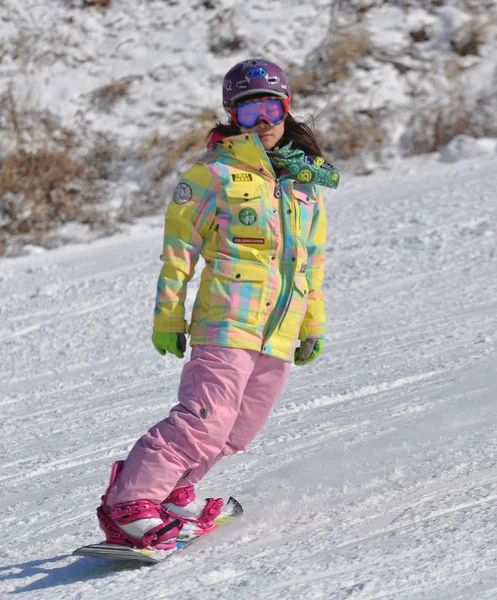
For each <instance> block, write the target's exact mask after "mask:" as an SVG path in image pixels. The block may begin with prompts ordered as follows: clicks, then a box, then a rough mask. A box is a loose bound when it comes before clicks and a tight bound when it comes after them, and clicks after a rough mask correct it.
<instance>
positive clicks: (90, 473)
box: [0, 154, 497, 600]
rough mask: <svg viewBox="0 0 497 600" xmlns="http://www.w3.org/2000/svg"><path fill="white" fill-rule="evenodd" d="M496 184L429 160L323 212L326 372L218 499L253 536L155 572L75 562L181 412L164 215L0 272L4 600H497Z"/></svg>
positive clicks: (297, 391)
mask: <svg viewBox="0 0 497 600" xmlns="http://www.w3.org/2000/svg"><path fill="white" fill-rule="evenodd" d="M496 184H497V159H496V157H495V155H494V154H492V155H486V156H485V155H484V156H480V157H476V158H471V159H468V160H465V161H461V162H458V163H455V164H454V163H451V162H441V161H440V160H439V158H438V157H437V156H427V157H421V158H417V159H415V160H410V161H408V162H405V163H400V164H399V165H398V167H397V169H396V170H395V172H378V173H376V174H374V175H373V176H371V177H368V178H356V179H352V178H344V181H343V185H342V187H341V189H340V190H339V191H338V192H336V193H330V194H329V196H328V197H327V198H328V217H329V242H328V252H329V260H328V272H327V279H326V293H327V309H328V316H329V333H328V338H327V342H326V345H325V348H324V353H323V355H322V358H320V360H319V361H317V362H316V363H314V364H312V365H309V366H308V367H306V368H297V367H294V368H293V369H292V371H291V376H290V381H289V383H288V386H287V387H286V389H285V391H284V393H283V395H282V397H281V399H280V401H279V403H278V404H277V406H276V408H275V410H274V412H273V414H272V416H271V418H270V420H269V422H268V423H267V425H266V427H265V429H264V430H263V431H262V432H261V434H260V435H259V436H258V437H257V439H256V440H255V442H254V443H253V445H252V446H251V448H250V449H249V450H248V451H247V452H245V453H243V454H240V455H237V456H234V457H230V458H227V459H225V460H224V461H222V462H221V463H219V465H218V466H216V468H215V469H214V470H213V471H212V472H211V473H210V474H209V475H208V476H207V478H206V480H205V488H209V489H211V490H214V491H222V492H230V493H232V494H233V495H235V496H236V497H237V498H238V499H239V500H240V501H241V502H242V503H243V505H244V508H245V515H244V517H243V519H242V520H241V521H239V522H237V523H236V524H234V525H233V526H230V527H227V528H226V529H222V530H220V531H219V532H216V533H215V534H213V535H212V536H211V537H210V538H208V539H205V540H202V541H200V542H199V543H198V544H197V546H196V547H194V548H192V549H190V550H189V551H188V552H185V553H184V554H181V555H179V556H177V557H174V558H173V559H172V560H171V561H169V562H168V563H164V564H162V565H159V566H156V567H153V568H145V567H144V568H141V569H137V570H136V569H134V570H121V571H116V570H112V569H111V570H109V569H105V568H104V569H102V568H101V567H102V565H103V564H104V563H103V561H100V560H97V559H85V558H75V557H71V556H70V552H71V551H72V550H73V549H74V548H76V547H77V546H80V545H82V544H85V543H91V542H96V541H99V540H100V539H101V534H100V532H99V529H98V525H97V521H96V518H95V508H96V506H97V505H98V503H99V498H100V495H101V494H102V493H103V491H104V488H105V486H106V483H107V478H108V475H109V470H110V466H111V464H112V462H113V461H114V460H115V459H118V458H122V457H124V456H126V454H127V451H128V450H129V449H130V447H131V446H132V444H133V443H134V441H135V439H136V438H137V437H138V436H139V435H141V434H142V433H143V432H144V431H145V430H146V429H147V428H148V426H150V425H152V424H154V423H155V422H156V421H157V420H159V419H161V418H163V417H164V416H165V415H166V414H167V411H168V409H169V408H170V407H171V406H172V405H173V403H174V402H175V396H176V389H177V385H178V380H179V376H180V370H181V362H180V361H177V360H176V359H174V358H172V357H171V358H167V359H166V360H165V361H164V359H163V358H161V357H160V356H159V355H158V354H157V353H156V352H155V350H154V349H153V347H152V344H151V343H150V333H151V319H152V308H153V301H154V295H155V283H156V278H157V275H158V272H159V269H160V262H159V259H158V257H159V254H160V252H161V241H162V217H160V218H159V217H157V218H149V219H147V220H143V221H142V222H140V224H138V225H136V226H133V227H130V228H129V229H128V230H126V231H125V232H124V233H122V234H121V235H119V236H116V237H113V238H108V239H105V240H99V241H96V242H93V243H91V244H89V245H80V246H68V247H65V248H61V249H58V250H53V251H49V252H44V253H30V254H28V255H26V256H22V257H19V258H13V259H3V260H2V261H0V291H1V292H0V315H1V320H0V377H1V380H0V387H1V390H2V392H1V400H0V403H1V408H2V419H1V421H0V432H1V435H0V445H1V446H0V447H1V455H2V460H1V463H0V482H1V488H0V511H1V514H0V530H1V532H2V540H3V543H2V549H1V551H0V555H1V567H0V579H1V583H0V596H1V597H2V598H7V597H11V595H12V594H13V595H14V596H13V597H15V595H16V594H20V597H21V598H34V599H36V600H38V599H50V600H52V599H60V598H64V599H66V598H67V599H78V600H83V599H84V600H86V599H87V600H94V599H95V598H105V599H107V598H109V599H117V598H119V599H120V600H125V599H132V598H136V597H147V598H148V597H156V598H164V599H166V598H167V599H171V600H172V599H173V598H181V599H182V600H221V599H223V600H224V599H226V598H234V599H236V600H253V599H254V598H257V599H261V598H264V599H265V600H273V599H284V600H300V599H302V598H305V599H306V600H311V599H314V598H324V599H327V600H342V599H343V600H344V599H346V598H354V599H358V600H373V599H375V600H377V599H378V600H379V599H382V600H421V599H430V600H489V599H492V600H495V598H497V549H496V548H497V546H496V539H497V404H496V400H497V381H496V372H497V255H496V223H497V203H496V201H495V189H496ZM193 287H195V282H194V284H193Z"/></svg>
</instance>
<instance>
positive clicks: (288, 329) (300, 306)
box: [278, 273, 309, 340]
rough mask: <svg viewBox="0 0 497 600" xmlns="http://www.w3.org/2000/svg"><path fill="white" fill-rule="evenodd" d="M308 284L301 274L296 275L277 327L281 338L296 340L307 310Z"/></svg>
mask: <svg viewBox="0 0 497 600" xmlns="http://www.w3.org/2000/svg"><path fill="white" fill-rule="evenodd" d="M308 293H309V283H308V281H307V278H306V276H305V275H304V274H303V273H296V274H295V276H294V279H293V286H292V291H291V295H290V299H289V301H288V304H287V307H286V310H285V313H284V314H283V317H282V319H281V321H280V325H279V327H278V334H279V335H282V336H283V337H287V338H293V339H295V340H296V339H297V338H298V336H299V331H300V326H301V325H302V321H303V320H304V317H305V313H306V310H307V294H308Z"/></svg>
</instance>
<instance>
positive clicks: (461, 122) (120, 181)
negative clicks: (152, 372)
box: [0, 0, 497, 256]
mask: <svg viewBox="0 0 497 600" xmlns="http://www.w3.org/2000/svg"><path fill="white" fill-rule="evenodd" d="M94 3H95V2H94ZM97 3H98V2H97ZM88 4H91V2H90V1H89V0H88V1H85V0H52V1H51V2H49V3H44V2H40V1H39V0H22V2H20V1H19V0H2V1H1V2H0V253H1V254H5V255H8V256H14V255H17V254H18V253H19V251H20V249H21V248H22V245H23V243H38V244H42V245H44V246H47V247H53V246H55V245H57V244H62V243H65V242H66V241H68V240H72V241H74V240H76V241H87V240H88V239H90V238H94V237H95V236H97V235H103V234H104V233H106V232H108V231H113V230H114V229H115V228H116V226H118V225H117V223H120V222H123V221H125V222H128V221H129V220H130V219H132V218H133V217H135V216H136V215H144V214H157V212H162V210H163V207H164V205H165V204H166V202H168V201H169V199H170V197H171V191H172V189H173V188H174V185H175V183H176V180H177V176H178V174H179V173H180V172H182V171H183V170H184V169H185V167H186V166H187V165H189V164H190V162H191V161H192V160H193V155H194V154H196V153H198V152H197V146H196V145H198V144H200V145H201V144H202V143H203V140H204V139H205V136H206V133H207V131H208V129H209V128H210V126H212V125H213V124H214V122H215V120H216V118H224V117H225V115H224V112H223V109H222V105H221V90H222V78H223V75H224V74H225V73H226V71H227V70H228V69H229V68H230V67H231V66H232V65H233V64H235V63H236V62H238V61H239V60H244V59H247V58H248V57H252V56H263V57H266V58H268V59H270V60H273V61H275V62H278V63H279V64H281V65H282V66H283V67H284V68H285V69H286V70H287V72H288V74H289V76H290V78H291V81H292V89H293V90H294V92H295V94H294V100H293V104H292V114H294V115H295V116H296V117H297V118H299V119H306V120H307V121H308V122H311V123H312V124H313V126H314V128H315V130H316V131H317V133H318V135H319V137H320V141H321V144H322V146H323V152H324V153H325V155H326V156H327V157H328V158H329V160H331V161H333V162H338V163H339V164H338V166H339V167H340V168H341V170H342V171H343V170H345V168H347V169H349V170H355V171H357V172H362V173H368V172H371V171H374V170H375V169H378V168H381V167H383V166H385V165H389V166H390V165H392V164H393V163H394V162H395V160H396V159H397V158H398V157H399V156H400V157H405V156H407V155H411V154H420V153H426V152H431V151H433V150H438V149H440V148H441V147H443V146H444V145H445V144H446V143H448V142H449V141H450V140H451V139H452V138H453V137H454V136H456V135H458V134H465V135H470V136H472V137H474V138H485V137H490V138H495V137H496V136H497V119H496V115H497V100H496V99H497V70H496V65H497V42H496V40H497V1H496V0H484V1H483V0H437V1H434V0H409V1H407V0H402V1H401V0H395V1H390V2H387V1H384V0H347V1H344V0H306V1H305V2H302V1H301V0H271V2H261V1H259V0H246V1H245V2H238V1H235V0H195V1H192V0H112V1H111V2H110V3H109V7H108V8H107V9H99V8H98V7H97V6H88ZM45 111H46V112H45ZM197 127H198V129H197ZM40 148H41V149H44V150H47V149H49V150H51V151H52V152H62V153H63V154H64V155H68V156H69V157H70V158H71V160H72V161H74V162H73V163H71V165H70V166H72V167H73V169H72V170H71V169H69V172H68V173H66V177H67V180H66V179H63V182H62V183H61V181H60V180H59V179H55V181H52V183H51V185H49V184H50V181H45V186H46V187H44V188H42V189H40V186H39V185H38V186H36V185H34V186H33V182H32V179H33V177H31V178H30V177H29V176H28V177H27V176H26V174H25V172H24V169H23V168H22V166H23V158H25V154H24V153H25V152H28V153H36V152H37V151H38V150H40ZM493 150H495V144H494V148H493ZM12 156H17V157H18V159H19V160H18V162H16V163H15V164H16V168H15V169H14V168H12V167H11V169H10V170H9V169H6V173H2V165H3V164H4V163H5V162H6V160H7V158H8V157H12ZM346 159H350V160H349V163H348V164H347V166H346V165H345V164H344V162H345V160H346ZM60 162H61V161H60V154H57V153H55V155H54V156H52V157H51V162H49V164H55V165H58V164H60ZM34 164H35V165H36V164H37V163H36V161H34ZM43 164H45V163H43ZM76 167H77V168H76ZM66 168H68V167H66ZM55 171H56V172H57V169H55ZM14 172H15V173H16V174H17V175H18V177H14V178H13V173H14ZM35 172H36V171H35ZM32 173H33V172H32V171H31V170H29V174H32ZM75 173H78V175H77V176H76V175H75ZM45 174H46V169H41V175H45ZM52 176H53V175H52ZM40 179H41V180H43V177H42V176H40ZM33 188H34V189H33ZM40 197H41V199H42V200H43V203H45V204H48V205H51V204H55V206H56V208H53V206H50V208H49V207H47V206H45V210H42V209H41V208H40V205H39V202H40ZM61 198H62V199H63V200H64V201H62V202H61ZM60 202H61V204H62V207H61V204H60ZM43 203H42V205H43ZM68 205H69V208H70V209H71V210H69V208H68ZM66 211H67V212H68V213H69V216H68V215H67V214H66ZM46 214H48V215H50V218H46V217H45V220H44V221H42V222H40V219H41V218H42V217H40V215H42V216H43V215H46ZM71 215H72V216H71ZM71 219H72V222H71ZM74 221H77V223H74Z"/></svg>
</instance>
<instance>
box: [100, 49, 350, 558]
mask: <svg viewBox="0 0 497 600" xmlns="http://www.w3.org/2000/svg"><path fill="white" fill-rule="evenodd" d="M290 100H291V94H290V88H289V84H288V80H287V77H286V75H285V73H284V72H283V71H282V70H281V69H280V68H279V67H278V66H277V65H275V64H273V63H271V62H268V61H266V60H259V59H253V60H246V61H243V62H241V63H238V64H237V65H235V66H234V67H233V68H232V69H231V70H230V71H229V72H228V73H227V74H226V76H225V78H224V83H223V105H224V108H225V110H226V113H227V115H228V118H229V123H228V124H224V125H223V124H221V123H218V124H217V125H216V127H215V128H214V129H213V130H211V132H210V138H209V142H208V149H207V151H206V153H205V154H204V155H203V156H201V158H199V160H198V161H197V162H196V163H195V164H194V166H193V167H192V168H191V169H190V170H189V171H188V172H187V173H186V174H185V175H184V176H183V177H182V179H181V181H180V182H179V184H178V185H177V187H176V189H175V191H174V194H173V198H172V200H173V201H172V202H171V203H170V205H169V207H168V209H167V214H166V221H165V234H164V249H163V254H162V256H161V260H162V261H163V267H162V271H161V274H160V277H159V282H158V291H157V300H156V307H155V317H154V330H153V335H152V342H153V344H154V346H155V348H156V349H157V350H158V352H160V353H161V354H163V355H164V354H166V353H170V354H172V355H174V356H177V357H178V358H183V356H184V353H185V350H186V343H187V342H186V335H187V333H188V334H189V335H190V344H191V345H192V352H191V359H190V361H189V362H188V363H187V364H185V366H184V368H183V372H182V376H181V381H180V386H179V392H178V400H179V402H178V404H177V405H176V406H174V408H173V409H172V410H171V412H170V414H169V416H168V417H167V418H166V419H164V420H163V421H161V422H159V423H157V424H156V425H155V426H153V427H152V428H151V429H150V430H149V431H148V433H146V434H145V435H144V436H143V437H141V438H140V439H139V440H138V441H137V442H136V444H135V446H134V447H133V449H132V450H131V452H130V454H129V456H128V457H127V459H126V460H125V461H118V462H116V463H115V464H114V466H113V469H112V473H111V478H110V484H109V487H108V489H107V491H106V493H105V495H104V496H103V497H102V504H101V506H100V507H99V508H98V517H99V520H100V524H101V526H102V528H103V530H104V532H105V533H106V537H107V542H109V543H114V544H120V545H125V546H136V547H138V548H154V549H169V548H172V547H174V544H175V539H176V538H177V536H178V534H179V532H180V530H181V528H182V526H183V524H184V523H185V522H188V521H190V522H193V523H196V524H197V525H198V526H199V527H201V528H209V527H210V526H211V525H212V523H213V521H214V519H215V518H216V516H217V515H218V514H219V512H220V510H221V507H222V504H223V501H222V499H214V498H209V499H207V500H205V499H203V500H200V499H196V496H195V491H194V485H195V484H196V483H197V482H198V481H200V479H201V478H202V477H203V476H204V475H205V473H207V471H208V470H209V469H211V468H212V466H213V465H214V464H215V463H216V462H217V461H218V460H219V459H220V458H222V457H223V456H225V455H229V454H234V453H236V452H239V451H241V450H245V449H246V448H247V447H248V445H249V444H250V442H251V441H252V440H253V438H254V437H255V435H256V434H257V433H258V431H259V430H260V429H261V428H262V427H263V425H264V424H265V422H266V420H267V419H268V417H269V414H270V411H271V408H272V407H273V405H274V403H275V402H276V400H277V398H278V396H279V395H280V392H281V390H282V388H283V386H284V384H285V382H286V379H287V376H288V372H289V369H290V365H291V362H295V364H297V365H305V364H308V363H310V362H311V361H313V360H315V359H316V358H317V357H318V356H319V354H320V353H321V350H322V344H323V339H324V337H325V311H324V300H323V292H322V291H321V284H322V282H323V273H324V252H325V242H326V216H325V209H324V204H323V197H322V194H321V191H320V186H327V187H331V188H336V187H337V185H338V180H339V175H338V172H337V170H336V169H335V168H334V167H333V166H332V165H331V164H329V163H328V162H326V161H325V160H324V159H323V158H322V157H321V154H322V153H321V151H320V148H319V146H318V143H317V141H316V139H315V137H314V134H313V133H312V131H311V129H310V128H309V127H308V126H307V125H305V124H304V123H301V122H298V121H296V120H295V119H294V118H293V117H292V116H291V115H290V113H289V108H290ZM199 256H202V257H203V258H204V260H205V267H204V269H203V272H202V279H201V283H200V287H199V290H198V294H197V297H196V300H195V304H194V308H193V313H192V316H191V323H190V326H189V328H188V325H187V322H186V320H185V306H184V302H185V297H186V288H187V284H188V282H189V281H190V279H191V277H192V276H193V272H194V267H195V264H196V263H197V260H198V258H199ZM299 341H300V343H299ZM297 346H298V347H297Z"/></svg>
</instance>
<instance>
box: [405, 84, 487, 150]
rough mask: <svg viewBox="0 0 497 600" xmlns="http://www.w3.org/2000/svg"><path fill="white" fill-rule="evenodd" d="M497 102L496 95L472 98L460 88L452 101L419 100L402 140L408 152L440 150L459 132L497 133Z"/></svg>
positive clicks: (478, 136)
mask: <svg viewBox="0 0 497 600" xmlns="http://www.w3.org/2000/svg"><path fill="white" fill-rule="evenodd" d="M495 111H496V106H495V102H494V100H493V98H492V97H490V98H485V97H480V98H479V99H477V101H476V102H471V103H470V102H469V101H468V100H467V99H466V97H465V96H464V94H463V93H462V92H461V91H460V90H458V91H454V92H453V93H452V96H451V98H450V99H449V101H448V102H436V103H431V104H428V103H425V104H421V103H420V104H418V105H417V106H415V107H414V109H413V111H412V115H411V118H410V121H409V123H408V125H407V127H406V131H407V132H408V133H406V134H405V135H404V138H403V140H402V145H403V149H404V153H405V154H407V155H416V154H426V153H429V152H435V151H437V150H440V148H442V147H443V146H445V145H446V144H448V143H449V142H450V141H451V140H452V139H453V138H454V137H456V136H457V135H463V134H464V135H469V136H472V137H475V138H480V137H485V136H489V137H495V136H497V120H496V118H495V114H496V112H495Z"/></svg>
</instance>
